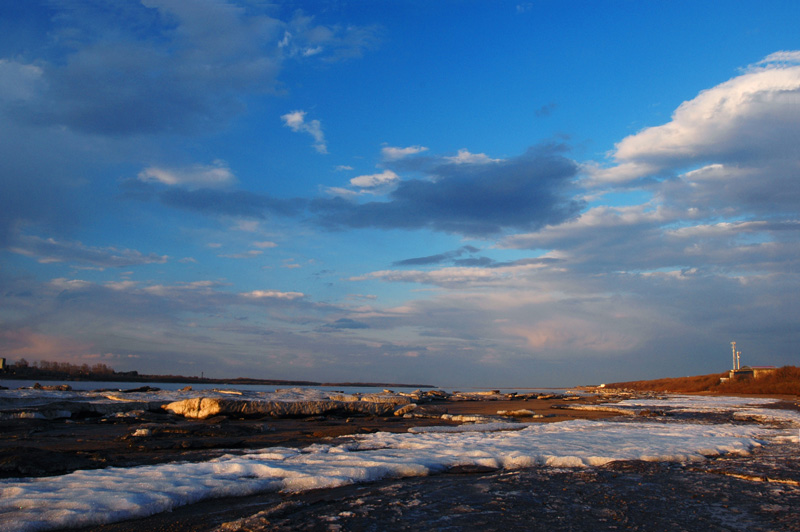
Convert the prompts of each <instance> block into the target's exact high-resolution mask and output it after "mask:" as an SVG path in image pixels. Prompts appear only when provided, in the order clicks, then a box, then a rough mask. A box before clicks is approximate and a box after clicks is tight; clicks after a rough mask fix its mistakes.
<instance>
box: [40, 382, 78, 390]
mask: <svg viewBox="0 0 800 532" xmlns="http://www.w3.org/2000/svg"><path fill="white" fill-rule="evenodd" d="M33 389H34V390H44V391H47V392H70V391H72V386H70V385H69V384H54V385H52V386H42V385H41V384H39V383H38V382H37V383H36V384H34V385H33Z"/></svg>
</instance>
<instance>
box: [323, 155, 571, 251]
mask: <svg viewBox="0 0 800 532" xmlns="http://www.w3.org/2000/svg"><path fill="white" fill-rule="evenodd" d="M562 151H563V147H560V146H552V145H545V146H539V147H535V148H531V149H530V150H529V151H528V152H526V153H525V154H523V155H521V156H519V157H516V158H513V159H508V160H505V161H501V162H497V163H493V164H478V165H464V164H458V163H452V162H451V163H450V164H437V165H436V166H435V168H432V169H431V170H430V172H431V175H430V178H429V179H407V180H403V181H400V182H399V184H398V185H397V187H396V188H395V189H394V190H393V191H392V192H391V193H390V194H389V196H388V201H385V202H368V203H361V204H359V203H353V202H350V201H347V200H345V199H342V198H332V199H319V200H315V201H313V202H312V203H311V209H312V211H313V212H315V213H316V214H317V216H318V222H319V223H321V224H322V225H324V226H326V227H328V228H331V229H338V228H343V227H378V228H384V229H422V228H427V229H433V230H436V231H445V232H450V233H459V234H464V235H489V234H494V233H499V232H502V231H504V230H506V229H511V228H514V229H524V228H536V227H542V226H544V225H547V224H559V223H562V222H564V221H566V220H568V219H570V218H572V217H573V216H575V215H576V214H577V213H578V212H579V211H580V209H581V207H582V204H581V203H580V202H579V201H577V200H573V199H572V198H571V197H570V195H569V190H570V187H571V185H572V181H573V178H574V177H575V176H576V174H577V170H578V166H577V165H576V164H575V163H574V162H573V161H571V160H570V159H567V158H566V157H564V156H563V155H562Z"/></svg>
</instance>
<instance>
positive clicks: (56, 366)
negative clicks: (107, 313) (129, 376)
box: [6, 358, 136, 379]
mask: <svg viewBox="0 0 800 532" xmlns="http://www.w3.org/2000/svg"><path fill="white" fill-rule="evenodd" d="M132 373H134V374H135V373H136V372H132ZM114 375H117V372H116V371H114V370H113V369H112V368H110V367H108V366H107V365H105V364H103V363H99V362H98V363H97V364H92V365H89V364H80V365H78V364H71V363H69V362H53V361H50V360H39V361H34V362H28V361H27V360H25V359H24V358H21V359H19V360H17V361H16V362H15V363H13V364H9V365H8V366H7V368H6V376H13V377H17V378H23V379H27V378H31V379H33V378H36V379H44V378H46V377H49V378H59V379H69V378H72V379H76V378H78V379H79V378H96V377H111V376H114Z"/></svg>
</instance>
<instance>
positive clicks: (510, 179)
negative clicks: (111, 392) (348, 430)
mask: <svg viewBox="0 0 800 532" xmlns="http://www.w3.org/2000/svg"><path fill="white" fill-rule="evenodd" d="M797 20H800V4H798V3H796V2H792V1H785V2H783V1H771V0H766V1H765V0H758V1H748V0H742V1H737V2H729V1H697V0H694V1H687V2H684V1H672V2H658V1H644V0H643V1H632V0H631V1H625V0H609V1H605V2H582V1H581V2H579V1H573V0H559V1H556V0H535V1H530V2H515V1H503V0H499V1H492V2H489V1H470V0H463V1H450V0H442V1H437V2H429V1H416V0H408V1H388V0H387V1H382V0H379V1H374V2H367V1H333V0H331V1H326V0H320V1H316V2H292V1H287V2H276V3H267V2H263V1H260V0H228V1H223V0H141V1H134V0H128V1H110V0H109V1H104V0H84V1H56V0H53V1H44V0H31V1H26V2H16V1H10V0H8V1H0V126H1V127H0V298H2V299H0V356H2V357H5V358H6V359H8V361H9V362H12V363H13V362H14V361H17V360H19V359H21V358H25V359H26V360H27V361H29V362H33V361H40V360H49V361H60V362H69V363H73V364H84V363H87V364H90V365H93V364H96V363H104V364H106V365H108V366H110V367H112V368H114V369H116V370H117V371H131V370H137V371H139V372H141V373H166V374H181V375H201V374H202V375H205V376H207V377H253V378H268V379H269V378H271V379H287V380H313V381H323V382H342V381H349V382H353V381H357V382H376V381H379V382H401V383H422V384H432V385H436V386H442V387H471V386H474V387H545V386H573V385H580V384H598V383H602V382H616V381H622V380H634V379H646V378H660V377H678V376H685V375H698V374H707V373H717V372H722V371H726V370H728V369H730V367H731V365H732V354H731V346H730V342H731V341H736V342H737V349H738V350H739V351H741V353H742V355H741V361H742V364H743V365H775V366H783V365H798V364H799V363H800V357H798V347H797V346H798V345H800V327H799V326H800V308H799V305H798V303H797V301H798V294H800V290H798V284H799V283H798V281H799V279H798V273H799V272H800V246H799V244H800V241H799V239H798V236H799V235H800V216H799V215H798V209H799V208H800V186H798V172H800V148H799V147H800V51H798V50H800V37H798V33H797V27H796V21H797Z"/></svg>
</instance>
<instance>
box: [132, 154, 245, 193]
mask: <svg viewBox="0 0 800 532" xmlns="http://www.w3.org/2000/svg"><path fill="white" fill-rule="evenodd" d="M138 178H139V180H140V181H145V182H157V183H161V184H163V185H169V186H180V187H192V188H219V187H225V186H228V185H232V184H234V183H236V177H235V176H234V175H233V172H231V169H230V168H228V165H227V164H226V163H225V161H221V160H219V159H218V160H215V161H213V162H212V163H211V164H209V165H205V164H195V165H192V166H187V167H184V168H159V167H156V166H151V167H148V168H145V169H144V170H142V171H141V172H139V176H138Z"/></svg>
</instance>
